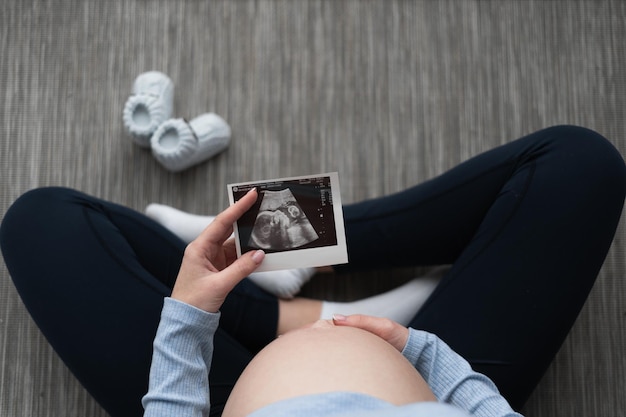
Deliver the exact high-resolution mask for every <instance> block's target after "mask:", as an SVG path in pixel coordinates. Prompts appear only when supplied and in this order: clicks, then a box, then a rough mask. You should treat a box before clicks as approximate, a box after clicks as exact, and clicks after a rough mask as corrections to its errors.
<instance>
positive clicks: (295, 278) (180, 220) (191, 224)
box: [145, 203, 315, 299]
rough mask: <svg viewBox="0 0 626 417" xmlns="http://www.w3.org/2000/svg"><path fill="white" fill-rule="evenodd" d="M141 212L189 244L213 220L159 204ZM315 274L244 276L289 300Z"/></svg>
mask: <svg viewBox="0 0 626 417" xmlns="http://www.w3.org/2000/svg"><path fill="white" fill-rule="evenodd" d="M145 213H146V215H147V216H148V217H150V218H151V219H152V220H154V221H156V222H157V223H159V224H161V225H162V226H164V227H165V228H166V229H168V230H169V231H171V232H172V233H174V234H175V235H176V236H178V237H179V238H181V239H182V240H183V241H184V242H185V243H190V242H191V241H192V240H194V239H195V238H197V237H198V236H199V235H200V233H202V231H203V230H204V229H205V228H206V227H207V226H208V225H209V224H211V222H212V221H213V220H214V219H215V216H201V215H198V214H191V213H187V212H185V211H182V210H178V209H175V208H174V207H170V206H166V205H163V204H155V203H153V204H150V205H148V207H146V210H145ZM313 275H315V268H298V269H285V270H282V271H268V272H253V273H252V274H250V275H249V276H248V278H250V280H252V282H254V283H255V284H256V285H258V286H259V287H261V288H262V289H264V290H265V291H267V292H269V293H270V294H274V295H275V296H277V297H279V298H287V299H288V298H293V297H294V296H295V295H296V294H297V293H298V292H299V291H300V288H302V286H303V285H304V284H306V283H307V282H308V281H309V280H310V279H311V277H312V276H313Z"/></svg>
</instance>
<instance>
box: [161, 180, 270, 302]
mask: <svg viewBox="0 0 626 417" xmlns="http://www.w3.org/2000/svg"><path fill="white" fill-rule="evenodd" d="M256 198H257V192H256V190H251V191H250V192H248V194H246V195H245V196H243V197H242V198H241V199H240V200H239V201H237V202H236V203H235V204H233V205H232V206H230V207H229V208H227V209H226V210H224V211H223V212H222V213H220V214H219V215H218V216H217V217H216V218H215V220H213V222H212V223H211V224H210V225H209V226H208V227H207V228H206V229H205V230H204V231H203V232H202V233H201V234H200V236H198V238H197V239H196V240H194V241H193V242H191V243H190V244H189V245H188V246H187V248H186V249H185V255H184V257H183V262H182V265H181V266H180V270H179V272H178V277H177V278H176V283H175V284H174V289H173V290H172V295H171V297H172V298H174V299H177V300H179V301H182V302H184V303H187V304H190V305H192V306H194V307H197V308H200V309H202V310H204V311H207V312H210V313H215V312H217V311H218V310H219V309H220V307H221V306H222V304H223V302H224V300H225V299H226V296H227V295H228V293H229V292H230V291H231V290H232V289H233V288H234V287H235V285H237V283H239V281H241V280H242V279H243V278H245V277H246V276H248V275H249V274H250V273H251V272H253V271H254V270H255V269H256V268H257V267H258V266H259V264H261V262H262V261H263V258H264V257H265V253H264V252H263V251H261V250H257V251H251V252H248V253H246V254H244V255H242V256H241V257H240V258H239V259H237V252H236V248H235V241H234V239H229V237H230V235H231V234H232V232H233V223H235V221H237V219H239V218H240V217H241V216H242V215H243V214H244V213H245V212H246V211H247V210H248V209H249V208H250V207H252V205H253V204H254V202H255V201H256Z"/></svg>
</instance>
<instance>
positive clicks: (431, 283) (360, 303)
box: [320, 276, 440, 326]
mask: <svg viewBox="0 0 626 417" xmlns="http://www.w3.org/2000/svg"><path fill="white" fill-rule="evenodd" d="M439 281H440V277H439V276H425V277H419V278H415V279H413V280H411V281H409V282H407V283H405V284H403V285H401V286H399V287H397V288H394V289H392V290H390V291H387V292H385V293H382V294H377V295H374V296H372V297H368V298H364V299H362V300H357V301H351V302H334V301H323V302H322V313H321V316H320V318H321V319H324V320H329V319H331V318H332V316H333V314H343V315H345V316H349V315H351V314H366V315H369V316H375V317H386V318H388V319H391V320H393V321H395V322H397V323H400V324H402V325H403V326H406V325H408V324H409V323H410V321H411V320H412V319H413V317H415V315H416V314H417V312H418V311H419V310H420V308H422V306H423V305H424V303H425V302H426V300H427V299H428V297H429V296H430V294H432V292H433V291H434V290H435V287H437V285H438V284H439Z"/></svg>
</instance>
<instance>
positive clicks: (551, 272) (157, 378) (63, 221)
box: [0, 126, 626, 417]
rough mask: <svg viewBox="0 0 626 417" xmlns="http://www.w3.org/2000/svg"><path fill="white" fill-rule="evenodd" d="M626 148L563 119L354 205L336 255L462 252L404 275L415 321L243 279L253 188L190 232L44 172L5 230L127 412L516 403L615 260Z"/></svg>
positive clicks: (355, 265) (311, 411)
mask: <svg viewBox="0 0 626 417" xmlns="http://www.w3.org/2000/svg"><path fill="white" fill-rule="evenodd" d="M624 168H625V167H624V162H623V159H622V157H621V156H620V155H619V153H618V152H617V151H616V150H615V148H614V147H613V146H612V145H611V143H610V142H608V141H607V140H606V139H605V138H603V137H602V136H600V135H599V134H597V133H595V132H593V131H590V130H588V129H585V128H580V127H574V126H557V127H552V128H548V129H544V130H541V131H538V132H536V133H533V134H530V135H528V136H525V137H523V138H521V139H518V140H515V141H512V142H509V143H507V144H505V145H502V146H500V147H498V148H495V149H493V150H490V151H488V152H485V153H483V154H481V155H478V156H476V157H474V158H471V159H469V160H468V161H466V162H464V163H462V164H460V165H459V166H457V167H455V168H453V169H451V170H450V171H448V172H446V173H444V174H443V175H441V176H438V177H436V178H433V179H431V180H429V181H427V182H425V183H422V184H419V185H416V186H413V187H411V188H409V189H407V190H405V191H402V192H399V193H396V194H393V195H389V196H385V197H381V198H377V199H372V200H368V201H364V202H361V203H357V204H351V205H347V206H345V207H344V219H345V226H346V238H347V245H348V255H349V260H350V262H349V264H347V265H340V266H331V268H333V269H334V270H335V271H336V272H338V273H341V272H342V271H356V270H365V269H374V268H376V269H380V268H393V267H406V266H418V265H443V264H446V265H451V267H450V269H449V270H448V271H447V272H446V273H445V275H444V276H443V277H442V279H441V281H440V282H439V284H438V286H437V287H436V288H435V289H434V291H433V292H432V293H431V294H430V296H429V297H428V299H427V301H426V302H425V303H423V304H422V303H421V302H420V303H418V300H416V299H415V300H414V299H413V293H412V292H411V291H408V290H407V291H404V289H403V290H402V292H401V293H400V297H399V299H402V301H403V302H405V301H407V299H408V301H409V303H414V304H416V305H417V304H419V305H418V306H417V308H415V310H414V311H413V313H412V314H411V316H410V317H409V318H408V319H407V320H406V322H403V323H397V322H396V321H392V320H389V319H388V318H383V317H374V316H371V315H367V313H371V312H370V311H366V310H364V309H361V308H360V307H359V305H357V304H355V305H353V310H352V311H348V312H347V313H348V314H346V313H345V312H344V313H342V312H341V311H337V313H342V314H335V315H334V316H333V317H332V318H331V319H328V315H327V314H324V311H325V310H328V308H327V306H328V304H324V303H323V302H321V301H317V300H306V299H301V298H295V299H292V300H282V299H278V298H277V297H275V296H274V295H271V294H269V293H267V292H264V291H262V290H261V289H259V287H258V286H256V284H254V283H253V281H252V280H251V279H247V278H246V277H247V276H249V275H253V274H254V270H255V268H257V266H258V265H260V264H261V263H262V262H263V259H264V256H265V254H264V252H263V250H262V249H258V250H253V251H250V252H248V253H246V254H244V255H243V256H242V257H240V258H239V259H235V255H234V254H235V250H234V244H233V242H232V240H230V239H229V236H230V235H231V233H232V223H233V222H234V221H236V220H237V219H238V218H239V217H240V216H241V215H242V214H243V213H244V212H245V211H246V210H247V209H248V208H249V207H251V206H252V204H253V203H254V201H255V200H256V198H257V195H256V191H254V190H253V191H251V192H250V193H249V194H248V195H246V196H245V197H244V198H242V199H240V200H239V201H238V202H237V203H236V204H234V205H232V206H231V207H229V208H228V209H226V210H225V211H224V212H222V213H221V214H220V215H218V216H217V218H216V219H215V220H214V221H213V222H212V223H211V224H210V225H209V226H208V227H207V228H206V229H205V230H204V231H203V232H201V233H200V234H199V236H198V237H197V238H196V239H195V240H193V241H192V242H191V243H190V244H189V245H186V244H185V242H184V241H183V240H181V239H180V238H178V237H177V236H176V235H175V234H174V233H171V232H170V231H169V230H168V229H167V228H165V227H163V226H162V225H160V224H159V223H157V222H155V221H153V220H152V219H150V218H148V217H146V216H144V215H142V214H140V213H137V212H134V211H132V210H130V209H127V208H125V207H122V206H119V205H116V204H113V203H110V202H106V201H102V200H99V199H97V198H94V197H91V196H87V195H84V194H82V193H80V192H77V191H73V190H68V189H62V188H44V189H37V190H33V191H30V192H28V193H26V194H25V195H23V196H22V197H20V198H19V199H18V200H17V201H16V202H15V203H14V204H13V206H12V207H11V208H10V209H9V211H8V212H7V214H6V216H5V218H4V219H3V223H2V228H1V229H0V243H1V245H2V251H3V255H4V259H5V262H6V264H7V267H8V269H9V272H10V274H11V277H12V278H13V281H14V283H15V285H16V288H17V289H18V291H19V293H20V296H21V297H22V299H23V301H24V303H25V305H26V307H27V308H28V310H29V312H30V314H31V315H32V316H33V318H34V320H35V322H36V323H37V325H38V326H39V327H40V328H41V330H42V332H43V333H44V335H45V336H46V338H47V339H48V341H49V342H50V343H51V345H52V346H53V347H54V349H55V350H56V352H57V353H58V354H59V355H60V356H61V358H62V359H63V360H64V361H65V363H66V364H67V365H68V367H69V368H70V369H71V370H72V372H73V373H74V374H75V375H76V376H77V378H78V379H79V380H80V381H81V383H82V384H83V385H84V386H85V387H86V388H87V390H88V391H89V392H90V393H91V394H92V395H93V396H94V397H95V398H96V399H97V400H98V401H99V402H100V404H102V406H103V407H104V408H105V409H106V410H107V411H108V412H109V413H110V414H111V415H112V416H137V415H141V414H142V412H144V411H143V409H142V405H141V404H142V402H143V406H144V407H145V415H146V416H200V415H215V416H217V415H224V416H226V417H228V416H246V415H250V416H256V417H262V416H272V417H276V416H287V415H289V416H292V415H302V416H309V415H310V416H323V415H329V416H330V415H332V416H344V415H345V416H433V415H437V416H467V415H478V416H504V415H518V414H517V413H516V412H515V411H514V410H519V408H521V407H522V406H523V404H524V402H525V401H526V400H527V399H528V397H529V396H530V394H531V393H532V391H533V389H534V388H535V386H536V384H537V383H538V381H539V380H540V378H541V377H542V375H543V373H544V372H545V370H546V369H547V367H548V366H549V364H550V362H551V361H552V359H553V357H554V355H555V354H556V352H557V351H558V349H559V347H560V346H561V344H562V342H563V340H564V339H565V337H566V336H567V334H568V332H569V330H570V328H571V326H572V324H573V323H574V321H575V320H576V317H577V315H578V313H579V311H580V309H581V308H582V306H583V304H584V302H585V300H586V298H587V296H588V293H589V291H590V289H591V288H592V286H593V283H594V281H595V278H596V276H597V274H598V271H599V270H600V268H601V266H602V263H603V262H604V259H605V256H606V253H607V251H608V249H609V247H610V245H611V242H612V240H613V237H614V233H615V230H616V226H617V224H618V221H619V218H620V215H621V211H622V207H623V202H624V195H625V192H626V177H625V174H626V172H625V169H624ZM395 296H396V298H398V297H397V296H398V294H395ZM392 304H396V303H392ZM325 306H326V307H325ZM352 313H354V314H352ZM360 313H366V314H360ZM320 317H326V318H327V319H324V320H319V319H320ZM404 325H407V326H408V327H405V326H404ZM276 336H280V337H278V338H276ZM148 381H149V386H148Z"/></svg>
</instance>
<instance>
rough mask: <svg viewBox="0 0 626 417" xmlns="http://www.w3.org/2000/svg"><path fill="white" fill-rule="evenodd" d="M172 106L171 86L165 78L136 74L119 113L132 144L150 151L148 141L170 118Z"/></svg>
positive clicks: (159, 74)
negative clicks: (121, 112)
mask: <svg viewBox="0 0 626 417" xmlns="http://www.w3.org/2000/svg"><path fill="white" fill-rule="evenodd" d="M173 105H174V84H173V83H172V80H170V78H169V77H168V76H167V75H165V74H163V73H162V72H158V71H148V72H144V73H143V74H140V75H139V76H138V77H137V78H136V79H135V82H134V83H133V90H132V94H131V96H130V97H129V98H128V100H127V101H126V105H125V106H124V113H123V118H124V126H125V127H126V130H127V131H128V133H130V134H131V135H132V137H133V140H134V141H135V143H137V144H138V145H139V146H142V147H144V148H148V147H150V137H151V136H152V134H153V133H154V132H155V131H156V130H157V128H158V127H159V125H160V124H161V123H163V122H164V121H165V120H167V119H168V118H170V117H171V115H172V108H173Z"/></svg>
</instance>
